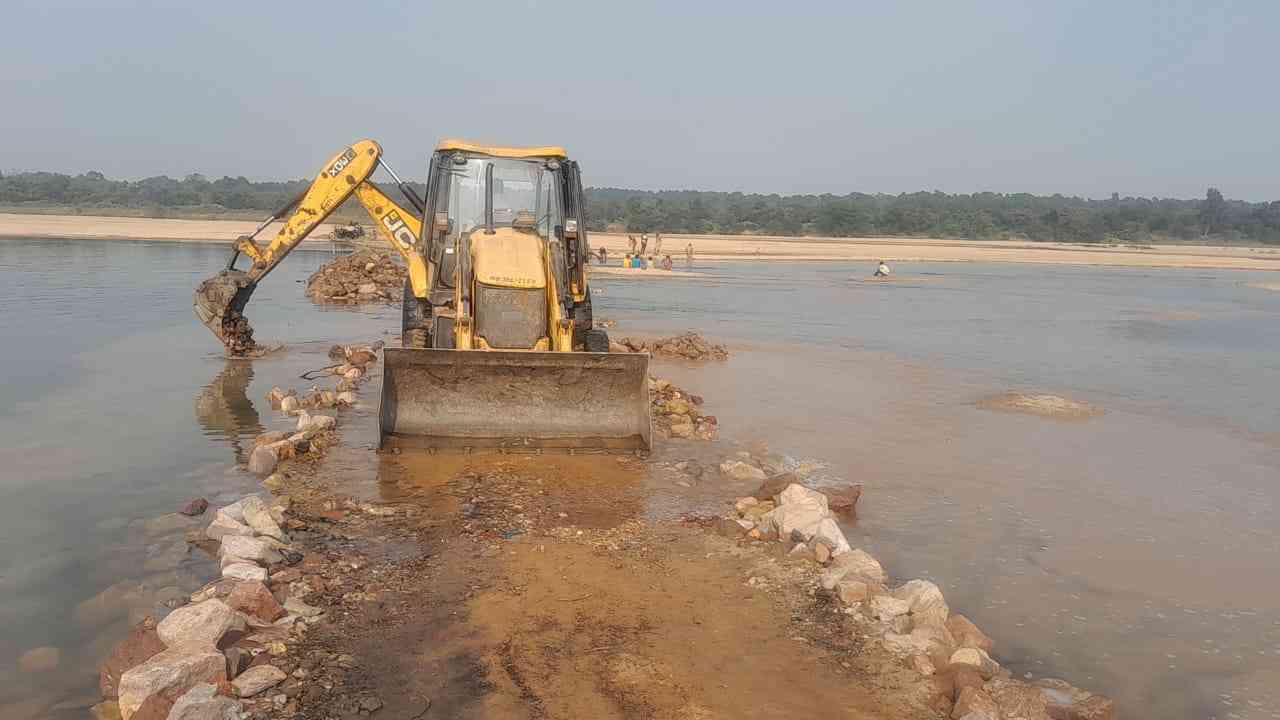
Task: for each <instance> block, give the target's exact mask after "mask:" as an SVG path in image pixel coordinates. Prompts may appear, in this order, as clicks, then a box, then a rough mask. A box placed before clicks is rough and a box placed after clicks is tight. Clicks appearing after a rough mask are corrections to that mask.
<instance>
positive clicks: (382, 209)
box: [194, 140, 430, 355]
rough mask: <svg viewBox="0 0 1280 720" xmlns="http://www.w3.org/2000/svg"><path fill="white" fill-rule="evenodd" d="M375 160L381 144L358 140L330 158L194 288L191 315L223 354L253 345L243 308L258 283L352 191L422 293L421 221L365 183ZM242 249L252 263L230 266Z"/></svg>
mask: <svg viewBox="0 0 1280 720" xmlns="http://www.w3.org/2000/svg"><path fill="white" fill-rule="evenodd" d="M380 164H382V148H381V147H380V146H379V145H378V143H376V142H374V141H372V140H361V141H359V142H357V143H355V144H353V145H351V146H350V147H348V148H346V149H344V150H343V151H342V152H340V153H338V154H337V155H335V156H333V158H331V159H330V160H329V162H328V163H326V164H325V166H324V169H323V170H321V171H320V174H319V175H317V176H316V179H315V180H314V181H313V182H312V183H311V186H310V187H308V188H307V189H306V191H305V192H303V193H302V194H301V195H299V196H298V197H296V198H294V199H293V200H292V201H290V202H289V203H288V204H287V205H285V207H283V208H281V209H280V210H278V211H277V212H275V213H273V214H272V215H271V216H270V217H268V218H267V219H266V220H264V221H263V222H262V223H261V224H259V225H258V228H257V229H256V230H254V232H253V233H252V234H250V235H243V236H241V237H240V238H238V239H237V240H236V244H235V249H234V250H233V251H232V253H231V259H230V261H229V262H228V263H227V267H226V269H225V270H223V271H222V272H220V273H218V274H217V275H215V276H214V277H212V278H209V279H208V280H205V281H204V282H203V283H201V284H200V286H199V287H198V288H196V294H195V302H194V309H195V313H196V316H197V317H198V318H199V319H200V322H202V323H204V325H205V326H206V327H208V328H209V329H210V330H211V331H213V334H214V335H215V336H217V338H218V339H219V340H221V341H222V343H223V345H225V346H226V348H227V353H228V354H229V355H246V354H249V353H251V352H252V351H253V350H254V349H255V348H256V344H255V343H254V341H253V329H252V328H251V327H250V325H249V322H248V320H246V319H245V317H244V308H245V306H246V305H247V304H248V302H249V298H250V296H252V295H253V291H254V289H255V288H256V287H257V285H258V282H259V281H261V280H262V278H264V277H265V276H266V275H267V273H269V272H271V271H272V270H273V269H275V267H276V266H277V265H279V264H280V262H281V261H282V260H284V258H285V256H287V255H288V254H289V253H290V252H291V251H292V250H293V249H294V248H295V247H297V246H298V244H299V243H301V242H302V241H303V240H304V239H305V238H306V237H307V236H308V235H309V234H311V232H312V231H313V230H315V229H316V228H317V227H319V225H320V224H321V223H323V222H324V221H325V220H326V219H327V218H328V217H329V216H330V215H331V214H333V212H334V211H335V210H337V209H338V208H339V207H340V206H341V205H342V203H343V202H345V201H346V200H347V198H349V197H351V195H352V194H355V196H356V199H358V200H359V201H360V203H361V204H362V205H363V206H364V208H365V210H366V211H367V212H368V213H369V216H370V217H371V218H373V222H374V226H375V227H376V228H377V229H378V233H379V235H381V236H382V237H383V239H385V240H386V241H387V242H388V243H389V244H390V245H391V246H392V247H393V248H395V250H396V252H398V253H399V254H400V256H401V257H402V258H404V260H405V263H406V264H407V265H408V268H409V281H410V285H411V286H412V289H413V294H414V295H415V296H417V297H419V298H423V299H425V298H426V297H427V294H428V287H429V281H430V273H429V269H428V264H427V262H426V261H425V260H424V258H423V257H422V255H421V253H419V252H418V247H419V243H418V239H419V238H421V237H422V223H421V221H420V220H419V219H418V218H417V215H416V214H415V213H414V212H411V211H409V210H406V209H405V208H404V207H402V206H400V205H399V204H397V203H395V202H394V201H393V200H391V198H389V197H387V195H386V194H385V193H383V192H382V191H380V190H379V189H378V188H377V187H376V186H374V185H373V184H372V183H370V182H369V181H368V180H369V177H370V176H371V175H373V172H374V171H375V170H376V169H377V168H378V166H379V165H380ZM383 167H385V165H383ZM393 176H394V174H393ZM397 182H399V179H398V178H397ZM401 189H402V190H403V191H404V192H405V194H406V196H407V197H409V198H410V199H413V198H414V196H413V195H412V192H411V191H409V190H408V189H407V188H406V187H405V186H404V185H403V184H401ZM414 202H415V205H416V204H418V203H417V201H416V200H415V201H414ZM418 209H419V210H420V208H418ZM286 214H287V218H286V219H285V220H284V225H283V227H281V228H280V231H279V232H278V233H276V236H275V238H274V239H273V240H272V241H271V243H270V244H269V245H267V246H266V247H265V248H264V247H262V246H260V245H258V243H257V242H255V241H254V238H255V237H256V236H257V235H258V233H260V232H262V231H263V230H264V229H266V228H267V226H269V225H271V224H272V223H274V222H277V221H279V220H280V219H281V218H284V217H285V216H286ZM242 253H243V254H244V255H245V256H247V257H248V258H249V259H250V260H251V261H252V263H253V265H252V266H251V267H250V268H249V269H248V270H243V271H242V270H237V269H236V268H235V263H236V261H237V259H239V256H240V255H241V254H242Z"/></svg>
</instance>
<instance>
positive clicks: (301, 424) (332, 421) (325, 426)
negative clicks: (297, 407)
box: [298, 412, 338, 432]
mask: <svg viewBox="0 0 1280 720" xmlns="http://www.w3.org/2000/svg"><path fill="white" fill-rule="evenodd" d="M337 425H338V419H337V418H335V417H333V416H332V415H308V414H306V413H305V412H304V413H303V414H302V415H300V416H299V417H298V430H299V431H301V432H307V431H312V430H314V431H316V432H320V431H323V430H332V429H333V428H335V427H337Z"/></svg>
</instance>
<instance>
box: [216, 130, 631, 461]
mask: <svg viewBox="0 0 1280 720" xmlns="http://www.w3.org/2000/svg"><path fill="white" fill-rule="evenodd" d="M378 167H382V168H384V169H385V170H386V171H387V172H388V174H390V175H391V177H392V178H393V179H394V180H395V182H396V184H397V185H398V186H399V187H400V190H401V192H402V193H403V194H404V196H405V198H406V199H407V200H408V201H409V203H410V205H412V208H413V209H412V210H410V209H408V208H405V207H403V206H401V205H399V204H397V203H396V202H395V201H393V200H392V199H391V198H390V197H388V196H387V195H386V194H385V193H383V192H382V191H381V190H379V189H378V187H377V186H375V185H374V184H373V183H372V182H370V181H369V177H370V176H371V175H372V174H373V172H374V171H375V170H376V169H377V168H378ZM578 173H579V171H578V164H577V163H576V162H574V161H572V160H570V159H569V158H568V156H567V154H566V153H565V151H564V150H563V149H561V148H558V147H537V148H502V147H485V146H480V145H473V144H470V143H465V142H461V141H456V140H446V141H444V142H441V143H440V144H439V145H438V146H437V147H436V150H435V152H434V153H433V154H432V157H431V165H430V171H429V174H428V177H427V195H426V198H419V197H418V196H417V195H416V194H415V193H414V192H413V190H412V189H411V188H409V187H408V186H407V185H405V184H404V183H403V182H402V181H401V180H400V178H399V177H398V176H397V175H396V174H395V173H394V172H393V171H392V170H391V168H390V167H388V166H387V165H386V164H385V163H384V162H383V161H382V148H381V147H379V146H378V144H377V143H375V142H373V141H371V140H363V141H360V142H358V143H355V144H354V145H352V146H351V147H349V148H347V149H345V150H343V151H342V152H341V153H338V154H337V155H336V156H334V158H333V159H332V160H330V161H329V163H328V164H326V165H325V168H324V170H322V171H321V172H320V174H319V175H318V176H317V177H316V179H315V181H314V182H313V183H312V184H311V186H310V187H309V188H308V189H307V190H306V191H305V192H304V193H303V194H301V195H299V196H298V197H297V198H295V199H294V200H293V201H292V202H290V203H289V204H288V205H287V206H285V207H284V208H281V209H280V210H279V211H277V212H276V213H273V214H272V216H271V217H269V218H267V219H266V220H264V221H263V222H262V224H260V225H259V226H258V229H257V230H256V231H255V232H254V233H253V234H251V235H247V236H243V237H241V238H239V239H238V240H237V242H236V246H235V249H234V250H233V252H232V256H231V260H230V262H228V264H227V268H226V270H224V271H223V272H221V273H219V274H218V275H217V276H215V277H212V278H210V279H208V280H206V281H205V282H203V283H201V285H200V287H199V288H197V289H196V294H195V312H196V315H197V316H198V317H199V318H200V321H201V322H203V323H204V324H205V325H206V326H207V327H209V329H210V330H212V331H213V333H214V335H216V336H217V337H218V338H219V339H220V340H221V341H222V342H223V344H224V345H226V347H227V351H228V353H229V354H232V355H239V354H245V353H247V352H250V351H251V350H252V349H253V348H254V342H253V335H252V330H251V328H250V327H249V324H248V321H246V320H245V318H244V315H243V312H244V308H245V305H246V304H247V303H248V301H249V297H250V295H252V293H253V290H254V288H255V287H256V286H257V283H258V282H259V281H260V280H261V279H262V278H263V277H264V276H265V275H266V274H267V273H269V272H271V270H272V269H273V268H274V267H275V266H276V265H278V264H279V263H280V261H281V260H283V259H284V256H285V255H287V254H288V253H289V252H290V251H291V250H293V248H295V247H297V245H298V243H300V242H302V240H303V239H304V238H305V237H306V236H307V235H308V234H309V233H310V232H311V231H312V230H314V229H315V228H316V227H317V226H319V225H320V223H322V222H323V221H324V220H325V218H327V217H328V216H329V215H330V214H331V213H333V211H334V210H336V209H337V208H338V207H339V206H340V205H341V204H342V203H343V202H344V201H345V200H346V199H347V198H348V197H350V196H351V195H353V194H354V195H355V197H356V199H357V200H359V202H360V203H361V204H362V205H363V206H364V208H365V210H366V211H368V213H369V215H370V217H372V218H373V224H374V227H376V228H377V230H378V233H379V234H380V235H381V236H382V237H383V238H384V239H385V240H387V241H388V242H389V243H390V244H391V245H392V247H394V248H395V249H396V251H397V252H398V253H399V254H400V256H401V257H402V258H404V261H405V263H406V265H407V266H408V270H409V273H408V275H409V277H408V280H407V281H406V283H405V289H404V304H403V311H402V321H401V334H402V339H403V341H402V345H403V347H401V348H387V349H385V350H384V351H383V352H384V360H385V364H384V367H383V378H382V396H381V408H380V416H379V417H380V422H379V427H380V435H381V445H382V446H383V447H387V446H407V447H426V448H458V449H467V448H483V447H502V448H512V449H520V448H523V449H541V448H566V449H570V448H594V449H606V450H636V449H644V450H647V449H649V447H650V443H651V435H652V429H651V422H650V416H649V391H648V356H647V355H642V354H631V353H610V352H609V351H608V350H609V338H608V336H607V335H606V334H605V333H604V331H603V330H600V329H597V328H594V327H593V326H592V317H591V293H590V290H589V289H588V287H587V274H586V265H587V238H586V229H585V219H584V207H583V195H582V181H581V178H580V176H579V174H578ZM286 214H287V215H288V217H287V219H285V220H284V225H283V227H282V228H281V229H280V231H279V233H278V234H277V235H276V237H275V239H274V240H273V241H272V242H271V244H270V245H269V246H268V247H266V248H265V249H264V248H262V247H260V246H259V245H258V244H257V243H255V242H254V237H255V236H256V235H257V234H258V233H260V232H262V230H263V229H265V228H266V227H267V226H268V225H270V224H271V223H273V222H276V221H278V220H280V219H281V218H285V216H286ZM240 254H244V255H246V256H248V257H249V259H250V260H252V261H253V265H252V267H250V268H249V269H248V270H244V271H241V270H237V269H235V263H236V261H237V259H238V258H239V256H240Z"/></svg>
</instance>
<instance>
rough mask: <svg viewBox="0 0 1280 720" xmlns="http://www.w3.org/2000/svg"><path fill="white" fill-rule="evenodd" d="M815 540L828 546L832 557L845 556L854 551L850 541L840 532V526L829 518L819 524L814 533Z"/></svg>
mask: <svg viewBox="0 0 1280 720" xmlns="http://www.w3.org/2000/svg"><path fill="white" fill-rule="evenodd" d="M813 539H814V540H816V541H817V542H820V543H822V544H824V545H826V546H827V548H828V549H829V550H830V551H831V555H832V556H838V555H843V554H845V553H847V552H849V551H850V550H852V549H853V548H851V547H849V541H848V540H847V539H846V538H845V536H844V532H843V531H842V530H840V526H839V525H837V524H836V521H835V520H833V519H831V518H829V517H827V518H823V519H822V520H821V521H820V522H819V523H818V527H817V528H816V529H814V531H813Z"/></svg>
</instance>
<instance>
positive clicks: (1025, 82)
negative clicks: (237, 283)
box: [0, 0, 1280, 200]
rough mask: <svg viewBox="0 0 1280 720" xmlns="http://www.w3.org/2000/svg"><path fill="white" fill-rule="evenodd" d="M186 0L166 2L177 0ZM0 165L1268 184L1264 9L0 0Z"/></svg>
mask: <svg viewBox="0 0 1280 720" xmlns="http://www.w3.org/2000/svg"><path fill="white" fill-rule="evenodd" d="M184 5H185V4H184ZM0 20H2V21H3V22H0V25H2V26H3V27H4V28H5V32H4V40H3V42H0V109H2V110H0V170H5V171H9V170H15V169H42V170H55V171H61V172H72V173H74V172H82V171H85V170H100V171H102V172H104V173H106V174H107V175H109V176H113V177H129V178H137V177H143V176H147V175H155V174H162V173H163V174H169V175H173V176H182V175H185V174H186V173H188V172H202V173H204V174H206V175H210V176H221V175H224V174H227V175H245V176H247V177H250V178H253V179H265V178H294V177H303V176H311V175H313V174H315V172H317V171H318V169H319V166H320V164H322V163H323V161H324V160H325V159H326V158H327V157H328V156H329V155H330V154H332V153H333V152H334V151H336V150H337V149H339V148H340V147H341V146H343V145H345V144H346V143H348V142H350V141H351V140H354V139H357V138H361V137H372V138H375V139H378V140H380V141H381V142H382V144H383V146H384V147H385V149H386V151H387V158H388V160H389V161H390V162H391V163H392V165H393V166H394V167H396V168H397V169H398V170H399V171H400V173H401V174H402V175H405V176H411V177H414V178H418V177H420V176H421V175H423V173H424V171H425V161H426V157H427V154H428V152H429V151H430V148H431V147H432V146H433V145H434V143H435V141H436V140H437V139H438V138H440V137H444V136H461V137H466V138H471V139H477V140H481V141H490V142H498V143H510V144H521V143H530V144H542V143H548V144H562V145H565V146H567V147H568V148H569V150H570V153H572V154H573V155H576V156H577V157H578V159H580V160H581V161H582V163H583V165H584V171H585V178H586V181H587V182H588V184H592V185H614V186H624V187H638V188H650V189H657V188H696V189H708V190H743V191H756V192H778V193H797V192H833V193H840V194H843V193H847V192H850V191H862V192H890V193H896V192H901V191H914V190H933V189H938V190H944V191H947V192H974V191H980V190H993V191H1001V192H1016V191H1028V192H1035V193H1042V194H1043V193H1054V192H1061V193H1064V194H1079V195H1086V196H1091V197H1103V196H1108V195H1110V194H1111V193H1112V192H1119V193H1121V194H1122V195H1144V196H1151V195H1157V196H1176V197H1198V196H1202V195H1203V193H1204V189H1205V187H1206V186H1207V185H1211V184H1212V185H1217V186H1219V187H1220V188H1221V189H1222V190H1223V192H1224V193H1225V194H1226V195H1227V196H1228V197H1232V198H1242V199H1250V200H1262V199H1266V200H1272V199H1280V91H1278V87H1280V73H1278V70H1277V68H1280V47H1278V46H1280V2H1276V1H1275V0H1259V1H1257V2H1225V3H1204V2H1181V1H1175V2H1114V1H1113V2H1091V1H1081V0H1075V1H1071V2H1055V3H1049V2H994V1H993V2H903V3H891V2H883V1H882V2H873V3H863V2H798V1H793V2H777V1H776V0H775V1H774V2H767V3H756V2H696V1H695V0H684V1H683V2H667V1H665V0H657V1H654V2H645V1H643V0H640V1H636V0H632V1H631V2H626V3H613V2H607V1H605V0H594V1H590V2H589V1H586V0H583V1H581V2H579V1H576V0H565V1H563V2H558V1H551V0H528V1H527V2H521V3H506V2H500V1H498V0H490V1H488V2H481V1H477V0H468V1H463V2H450V3H439V2H430V1H427V0H420V1H418V2H413V3H404V4H401V3H390V2H364V3H361V2H341V3H337V2H311V3H291V2H273V1H271V0H261V1H259V2H255V3H244V2H237V1H227V2H201V3H191V4H190V6H189V7H187V6H183V7H178V6H177V4H176V3H154V4H148V3H116V2H101V3H65V2H57V1H42V2H37V1H35V0H21V1H20V2H18V3H16V4H15V3H14V2H13V0H0Z"/></svg>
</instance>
